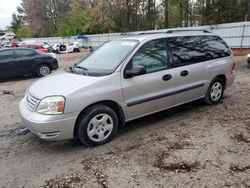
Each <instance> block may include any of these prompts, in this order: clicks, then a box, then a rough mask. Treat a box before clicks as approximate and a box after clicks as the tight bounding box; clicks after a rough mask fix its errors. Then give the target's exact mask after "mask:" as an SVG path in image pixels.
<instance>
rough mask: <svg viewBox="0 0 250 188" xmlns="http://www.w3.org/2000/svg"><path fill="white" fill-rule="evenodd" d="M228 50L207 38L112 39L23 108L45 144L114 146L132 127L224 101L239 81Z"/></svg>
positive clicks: (44, 85)
mask: <svg viewBox="0 0 250 188" xmlns="http://www.w3.org/2000/svg"><path fill="white" fill-rule="evenodd" d="M234 72H235V63H234V61H233V55H232V52H231V50H230V48H229V47H228V45H227V44H226V43H225V42H224V41H223V40H222V39H221V38H220V37H218V36H216V35H213V34H210V33H204V32H192V33H191V32H185V33H183V32H182V33H180V32H179V33H172V34H166V33H165V34H150V35H138V36H134V37H128V38H123V39H117V40H111V41H108V42H106V43H105V44H104V45H102V46H100V47H99V48H98V49H97V50H96V51H94V52H93V53H91V54H90V55H89V56H87V57H86V58H85V59H83V60H82V61H80V62H79V63H77V64H75V65H74V66H72V67H70V68H68V69H65V70H61V71H58V72H55V73H53V74H51V75H49V76H47V77H45V78H42V79H39V80H38V81H36V82H35V83H33V84H32V85H31V86H30V87H29V88H28V89H27V92H26V95H25V97H24V98H23V99H22V101H21V102H20V105H19V112H20V114H21V118H22V121H23V125H24V126H26V127H27V128H28V129H29V130H30V131H31V132H33V133H34V134H36V135H37V136H38V137H40V138H42V139H45V140H61V139H71V138H78V139H80V141H81V142H82V143H83V144H85V145H88V146H96V145H101V144H104V143H106V142H108V141H110V140H111V139H112V138H113V136H114V135H115V133H116V131H117V129H118V127H120V126H123V125H124V124H125V122H127V121H130V120H133V119H136V118H139V117H142V116H146V115H149V114H152V113H155V112H159V111H161V110H164V109H167V108H171V107H173V106H177V105H180V104H183V103H187V102H190V101H193V100H196V99H204V101H205V102H207V103H209V104H217V103H219V102H220V101H221V99H222V96H223V92H224V90H225V89H226V88H227V87H228V86H230V85H232V83H233V81H234Z"/></svg>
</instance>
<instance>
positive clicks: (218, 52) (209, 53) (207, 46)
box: [202, 36, 231, 60]
mask: <svg viewBox="0 0 250 188" xmlns="http://www.w3.org/2000/svg"><path fill="white" fill-rule="evenodd" d="M202 48H203V50H204V52H205V54H206V59H207V60H211V59H216V58H221V57H226V56H230V55H231V52H230V49H229V47H228V46H227V44H226V43H225V42H224V41H223V40H222V39H221V38H219V37H217V36H204V37H202Z"/></svg>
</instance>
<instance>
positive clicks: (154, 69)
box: [121, 39, 176, 120]
mask: <svg viewBox="0 0 250 188" xmlns="http://www.w3.org/2000/svg"><path fill="white" fill-rule="evenodd" d="M136 65H142V66H145V68H146V74H143V75H139V76H135V77H132V78H124V76H123V74H122V78H121V83H122V90H123V96H124V101H125V104H126V109H127V116H128V119H130V120H131V119H134V118H137V117H140V116H143V115H147V114H150V113H153V112H156V111H160V110H162V109H165V108H167V107H170V106H172V105H174V95H172V93H173V92H174V90H175V83H176V79H175V78H176V73H175V72H174V71H173V70H172V69H169V55H168V52H167V47H166V40H165V39H157V40H153V41H150V42H147V43H146V44H144V45H143V46H142V47H141V48H140V49H139V50H138V51H137V52H136V54H135V55H134V56H133V57H132V59H131V60H130V62H129V63H128V64H127V66H126V68H125V70H126V69H130V68H132V67H133V66H136Z"/></svg>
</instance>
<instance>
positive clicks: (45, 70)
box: [39, 66, 50, 76]
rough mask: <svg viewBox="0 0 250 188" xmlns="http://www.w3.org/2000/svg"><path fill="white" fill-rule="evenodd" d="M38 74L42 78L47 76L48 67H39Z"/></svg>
mask: <svg viewBox="0 0 250 188" xmlns="http://www.w3.org/2000/svg"><path fill="white" fill-rule="evenodd" d="M39 72H40V74H41V75H42V76H46V75H48V74H49V72H50V69H49V67H47V66H42V67H40V69H39Z"/></svg>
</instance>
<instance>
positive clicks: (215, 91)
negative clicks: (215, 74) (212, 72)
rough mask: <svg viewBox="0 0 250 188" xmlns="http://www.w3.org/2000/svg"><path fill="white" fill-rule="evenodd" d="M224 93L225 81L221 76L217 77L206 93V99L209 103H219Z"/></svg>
mask: <svg viewBox="0 0 250 188" xmlns="http://www.w3.org/2000/svg"><path fill="white" fill-rule="evenodd" d="M223 94H224V82H223V80H221V79H220V78H215V79H214V80H213V81H212V82H211V84H210V86H209V88H208V90H207V93H206V97H205V99H204V101H205V102H206V103H208V104H218V103H219V102H220V101H221V100H222V97H223Z"/></svg>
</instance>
